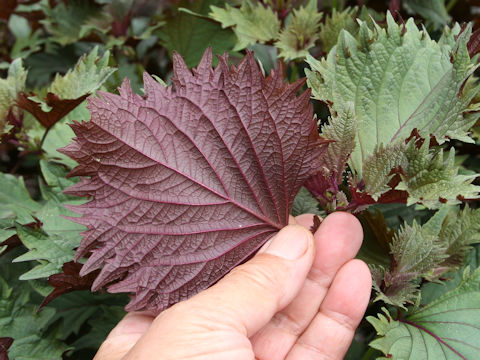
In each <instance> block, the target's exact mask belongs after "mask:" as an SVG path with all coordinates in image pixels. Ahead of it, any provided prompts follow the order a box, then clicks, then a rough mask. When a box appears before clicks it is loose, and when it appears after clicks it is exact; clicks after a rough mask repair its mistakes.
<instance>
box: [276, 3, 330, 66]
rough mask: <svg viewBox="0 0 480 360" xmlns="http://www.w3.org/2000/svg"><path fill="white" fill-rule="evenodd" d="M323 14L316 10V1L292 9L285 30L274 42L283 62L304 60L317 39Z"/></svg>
mask: <svg viewBox="0 0 480 360" xmlns="http://www.w3.org/2000/svg"><path fill="white" fill-rule="evenodd" d="M322 16H323V14H322V13H320V12H318V10H317V1H316V0H310V1H309V2H308V4H307V5H306V6H305V7H303V6H301V7H300V8H299V9H298V10H296V9H294V10H293V14H292V15H291V18H290V19H289V22H288V24H287V25H286V27H285V29H283V30H282V31H281V33H280V35H279V36H278V40H277V41H276V42H275V46H276V47H277V48H278V49H279V50H280V51H279V56H280V57H281V58H284V59H285V60H295V59H302V58H305V57H306V56H307V54H308V50H309V49H311V48H312V47H313V46H314V45H315V41H317V39H318V38H319V33H318V31H319V28H320V21H321V20H322Z"/></svg>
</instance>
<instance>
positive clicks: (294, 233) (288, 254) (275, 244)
mask: <svg viewBox="0 0 480 360" xmlns="http://www.w3.org/2000/svg"><path fill="white" fill-rule="evenodd" d="M311 237H312V236H311V234H310V233H309V232H308V230H306V229H303V228H301V227H300V226H298V225H290V226H287V227H286V228H284V229H282V230H281V231H280V232H279V233H278V234H277V235H276V236H275V238H273V239H272V243H271V244H270V246H269V247H268V248H267V249H266V251H265V253H267V254H271V255H275V256H278V257H281V258H284V259H287V260H296V259H299V258H301V257H302V256H303V255H304V254H305V253H306V252H307V250H308V247H309V245H310V242H311Z"/></svg>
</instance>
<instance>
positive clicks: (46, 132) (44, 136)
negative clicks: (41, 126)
mask: <svg viewBox="0 0 480 360" xmlns="http://www.w3.org/2000/svg"><path fill="white" fill-rule="evenodd" d="M50 129H51V127H49V128H47V129H45V132H44V133H43V136H42V140H40V150H42V146H43V143H44V141H45V139H46V137H47V134H48V132H49V131H50Z"/></svg>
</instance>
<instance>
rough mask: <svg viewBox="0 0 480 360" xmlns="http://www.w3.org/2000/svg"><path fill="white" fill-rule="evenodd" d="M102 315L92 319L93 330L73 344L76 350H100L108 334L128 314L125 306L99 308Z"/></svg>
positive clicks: (102, 306) (101, 306)
mask: <svg viewBox="0 0 480 360" xmlns="http://www.w3.org/2000/svg"><path fill="white" fill-rule="evenodd" d="M98 308H99V309H100V310H101V311H102V314H101V315H100V316H98V317H93V318H90V320H89V321H88V324H89V325H90V327H91V330H90V331H89V332H88V333H87V334H85V335H83V336H82V337H80V338H78V339H76V341H75V342H74V343H73V346H74V347H75V349H84V348H93V349H98V348H99V347H100V345H101V344H102V342H103V341H104V340H105V338H106V337H107V335H108V333H109V332H110V331H112V329H113V328H114V327H115V326H116V325H117V324H118V322H119V321H120V320H121V319H122V318H123V317H124V316H125V314H126V312H125V309H124V307H123V306H105V305H100V306H99V307H98Z"/></svg>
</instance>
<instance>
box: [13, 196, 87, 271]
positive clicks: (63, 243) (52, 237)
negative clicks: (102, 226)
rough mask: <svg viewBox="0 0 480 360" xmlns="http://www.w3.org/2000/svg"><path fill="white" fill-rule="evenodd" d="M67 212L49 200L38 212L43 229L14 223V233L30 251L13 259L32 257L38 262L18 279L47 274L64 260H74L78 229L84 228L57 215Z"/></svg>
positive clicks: (78, 239) (57, 268) (17, 260)
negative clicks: (15, 225)
mask: <svg viewBox="0 0 480 360" xmlns="http://www.w3.org/2000/svg"><path fill="white" fill-rule="evenodd" d="M62 210H63V211H62ZM66 213H67V211H66V210H65V209H63V208H61V207H59V206H58V205H55V204H53V203H52V202H49V203H47V204H46V205H45V206H44V208H43V209H42V210H41V212H39V213H38V216H39V218H40V217H41V218H42V220H41V221H43V220H45V221H47V223H44V224H43V226H42V229H44V230H40V229H30V228H27V227H25V226H21V225H18V226H17V235H18V236H19V238H20V240H21V241H22V243H23V245H25V246H26V247H27V248H28V249H29V251H28V252H27V253H25V254H23V255H20V256H19V257H17V258H16V259H15V260H14V262H20V261H31V260H36V261H38V262H40V264H39V265H37V266H36V267H34V268H33V269H31V270H29V271H28V272H26V273H25V274H23V275H22V276H20V280H31V279H39V278H46V277H49V276H50V275H52V274H56V273H59V272H60V271H61V269H62V266H63V264H64V263H66V262H69V261H72V260H73V259H74V253H75V252H74V251H73V249H74V248H75V247H77V246H78V245H79V244H80V240H81V237H80V231H82V230H84V228H83V227H82V226H80V227H79V226H78V224H74V223H73V222H72V221H69V220H67V219H64V218H62V217H60V216H61V215H62V214H66ZM72 224H73V225H72Z"/></svg>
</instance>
